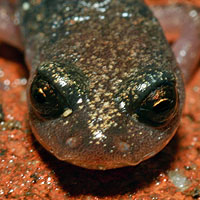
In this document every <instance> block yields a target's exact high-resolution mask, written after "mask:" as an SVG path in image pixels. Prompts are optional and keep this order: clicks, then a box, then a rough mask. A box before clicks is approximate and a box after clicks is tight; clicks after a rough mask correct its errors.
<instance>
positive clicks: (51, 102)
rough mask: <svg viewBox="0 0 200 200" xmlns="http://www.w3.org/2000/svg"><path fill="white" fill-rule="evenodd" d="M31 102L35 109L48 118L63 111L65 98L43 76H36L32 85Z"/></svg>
mask: <svg viewBox="0 0 200 200" xmlns="http://www.w3.org/2000/svg"><path fill="white" fill-rule="evenodd" d="M30 96H31V103H32V106H33V108H34V110H35V111H36V112H37V113H38V114H39V115H41V116H44V117H46V118H48V117H50V118H52V117H56V116H57V115H59V114H60V113H62V112H63V109H64V108H63V105H64V103H63V100H62V97H61V96H60V95H59V94H58V92H57V90H56V89H55V88H54V87H53V86H52V85H51V84H50V83H49V82H48V81H46V80H44V79H43V78H42V77H41V76H39V75H38V76H36V77H35V79H34V80H33V83H32V85H31V91H30Z"/></svg>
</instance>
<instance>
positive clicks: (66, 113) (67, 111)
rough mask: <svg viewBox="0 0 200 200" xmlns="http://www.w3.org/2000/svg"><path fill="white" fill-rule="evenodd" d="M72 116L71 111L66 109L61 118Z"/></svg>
mask: <svg viewBox="0 0 200 200" xmlns="http://www.w3.org/2000/svg"><path fill="white" fill-rule="evenodd" d="M71 114H72V109H69V108H68V109H67V110H65V111H64V113H63V117H68V116H69V115H71Z"/></svg>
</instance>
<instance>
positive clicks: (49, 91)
mask: <svg viewBox="0 0 200 200" xmlns="http://www.w3.org/2000/svg"><path fill="white" fill-rule="evenodd" d="M15 6H16V10H17V12H16V15H17V16H19V18H20V22H19V27H20V32H21V38H22V44H23V45H22V47H23V48H24V50H25V56H26V61H27V63H28V65H29V67H30V78H29V83H28V91H27V94H28V105H29V116H30V124H31V127H32V130H33V133H34V135H35V137H36V138H37V139H38V141H39V142H40V143H41V144H42V145H43V146H44V147H45V148H46V149H47V150H48V151H50V152H51V153H52V154H54V155H55V156H56V157H57V158H58V159H60V160H64V161H66V162H69V163H72V164H74V165H78V166H81V167H85V168H89V169H100V170H105V169H111V168H118V167H123V166H129V165H137V164H138V163H140V162H141V161H143V160H146V159H148V158H150V157H152V156H153V155H155V154H156V153H158V152H159V151H160V150H161V149H163V148H164V147H165V145H166V144H167V143H168V142H169V140H170V139H171V138H172V137H173V135H174V133H175V132H176V130H177V127H178V125H179V121H180V116H181V112H182V107H183V104H184V86H183V80H182V76H181V73H180V70H179V68H178V67H177V63H176V60H175V57H174V55H173V53H172V51H171V49H170V47H169V45H168V43H167V41H166V39H165V37H164V35H163V31H162V29H161V27H160V25H159V22H158V21H157V19H156V18H155V17H154V16H153V14H152V12H151V11H150V10H149V9H148V8H147V6H146V5H145V4H144V2H143V1H142V0H103V1H100V0H99V1H97V0H83V1H81V0H80V1H79V0H73V1H71V0H57V1H48V0H42V1H25V0H21V1H20V3H19V4H16V5H15Z"/></svg>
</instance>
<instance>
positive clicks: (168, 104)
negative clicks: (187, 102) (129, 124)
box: [136, 84, 178, 126]
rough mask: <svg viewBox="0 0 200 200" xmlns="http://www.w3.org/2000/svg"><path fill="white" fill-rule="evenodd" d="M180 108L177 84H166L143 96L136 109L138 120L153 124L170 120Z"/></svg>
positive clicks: (163, 123) (162, 123) (156, 124)
mask: <svg viewBox="0 0 200 200" xmlns="http://www.w3.org/2000/svg"><path fill="white" fill-rule="evenodd" d="M177 109H178V93H177V90H176V87H175V85H173V84H165V85H161V86H160V87H157V88H156V89H155V90H153V91H150V93H149V94H148V95H147V96H146V97H145V98H143V100H142V101H141V103H140V106H139V108H138V109H137V110H136V113H137V115H138V120H139V121H141V122H144V123H147V124H150V125H153V126H162V125H165V124H166V123H167V122H169V121H170V120H171V119H172V118H173V117H174V115H175V114H176V112H177Z"/></svg>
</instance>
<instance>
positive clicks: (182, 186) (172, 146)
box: [0, 0, 200, 200]
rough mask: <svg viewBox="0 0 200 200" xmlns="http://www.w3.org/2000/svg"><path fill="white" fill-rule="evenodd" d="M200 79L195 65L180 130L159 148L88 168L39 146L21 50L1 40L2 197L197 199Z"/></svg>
mask: <svg viewBox="0 0 200 200" xmlns="http://www.w3.org/2000/svg"><path fill="white" fill-rule="evenodd" d="M173 2H175V1H174V0H168V1H167V0H147V3H148V4H167V3H173ZM176 2H183V1H181V0H179V1H176ZM184 2H188V3H193V4H196V5H199V6H200V1H199V0H190V1H189V0H188V1H184ZM199 77H200V68H197V70H196V73H195V74H194V77H193V78H192V80H191V81H190V83H189V84H188V85H187V86H186V104H185V109H184V113H183V117H182V121H181V125H180V128H179V130H178V132H177V134H176V135H175V137H174V138H173V139H172V140H171V142H170V143H169V144H168V145H167V147H166V148H164V150H163V151H161V152H160V153H159V154H157V155H156V156H154V157H153V158H151V159H149V160H147V161H145V162H143V163H141V164H140V165H138V166H136V167H126V168H122V169H115V170H108V171H92V170H86V169H82V168H79V167H76V166H73V165H70V164H67V163H64V162H61V161H59V160H57V159H56V158H55V157H54V156H52V155H50V154H49V153H48V152H46V151H45V150H44V148H43V147H42V146H41V145H40V144H38V142H37V141H36V139H35V138H34V136H33V134H32V133H31V130H30V127H29V123H28V114H27V112H28V110H27V103H26V82H27V78H28V71H27V69H26V66H25V64H24V62H23V54H22V53H20V52H18V51H16V50H15V49H13V48H12V47H9V46H7V45H5V44H0V121H1V123H0V180H1V181H0V200H1V199H2V200H3V199H27V200H28V199H35V200H38V199H43V200H46V199H52V200H55V199H59V200H64V199H69V200H73V199H77V200H79V199H80V200H81V199H82V200H92V199H95V200H99V199H104V200H110V199H119V200H122V199H123V200H125V199H127V200H130V199H135V200H185V199H187V200H192V199H200V78H199ZM1 105H2V106H1ZM1 109H3V112H1ZM1 113H3V115H2V114H1Z"/></svg>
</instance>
